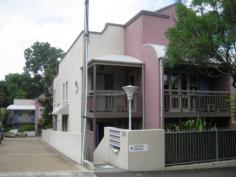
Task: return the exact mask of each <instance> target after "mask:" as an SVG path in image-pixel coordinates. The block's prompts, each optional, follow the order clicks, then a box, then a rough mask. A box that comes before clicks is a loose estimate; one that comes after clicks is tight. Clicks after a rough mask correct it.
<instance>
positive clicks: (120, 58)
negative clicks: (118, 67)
mask: <svg viewBox="0 0 236 177" xmlns="http://www.w3.org/2000/svg"><path fill="white" fill-rule="evenodd" d="M90 61H91V62H92V61H98V62H109V63H127V64H143V62H142V61H140V60H139V59H137V58H134V57H131V56H127V55H108V56H103V57H98V58H94V59H92V60H90Z"/></svg>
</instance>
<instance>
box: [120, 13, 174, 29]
mask: <svg viewBox="0 0 236 177" xmlns="http://www.w3.org/2000/svg"><path fill="white" fill-rule="evenodd" d="M142 15H148V16H154V17H160V18H170V16H169V15H164V14H160V13H156V12H152V11H148V10H141V11H140V12H139V13H137V14H136V15H135V16H134V17H133V18H131V19H130V20H129V21H128V22H126V23H125V25H124V26H125V27H127V26H129V25H130V24H131V23H133V22H134V21H135V20H137V19H138V18H139V17H140V16H142Z"/></svg>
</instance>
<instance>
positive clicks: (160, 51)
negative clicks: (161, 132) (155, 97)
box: [143, 43, 166, 129]
mask: <svg viewBox="0 0 236 177" xmlns="http://www.w3.org/2000/svg"><path fill="white" fill-rule="evenodd" d="M143 47H151V48H152V49H153V50H154V51H155V53H156V57H157V58H158V59H159V63H160V73H159V77H160V88H159V89H160V93H159V97H160V128H161V129H164V104H163V103H164V99H163V96H164V89H163V70H164V69H163V58H164V56H165V50H166V46H163V45H158V44H149V43H147V44H144V45H143Z"/></svg>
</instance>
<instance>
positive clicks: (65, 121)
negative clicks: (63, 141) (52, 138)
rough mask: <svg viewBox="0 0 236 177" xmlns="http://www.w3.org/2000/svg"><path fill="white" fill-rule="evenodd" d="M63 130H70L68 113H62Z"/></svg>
mask: <svg viewBox="0 0 236 177" xmlns="http://www.w3.org/2000/svg"><path fill="white" fill-rule="evenodd" d="M62 131H64V132H67V131H68V115H62Z"/></svg>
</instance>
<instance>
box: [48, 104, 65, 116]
mask: <svg viewBox="0 0 236 177" xmlns="http://www.w3.org/2000/svg"><path fill="white" fill-rule="evenodd" d="M52 114H63V115H68V114H69V104H64V105H63V106H58V107H56V108H55V109H54V110H53V111H52Z"/></svg>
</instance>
